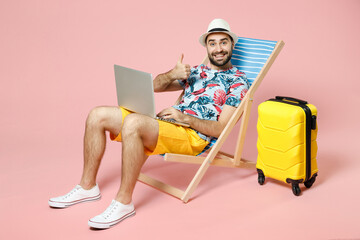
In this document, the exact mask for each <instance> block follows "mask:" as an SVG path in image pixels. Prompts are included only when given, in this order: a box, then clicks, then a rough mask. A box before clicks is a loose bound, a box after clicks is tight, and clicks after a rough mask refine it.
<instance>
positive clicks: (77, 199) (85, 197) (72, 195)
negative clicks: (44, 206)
mask: <svg viewBox="0 0 360 240" xmlns="http://www.w3.org/2000/svg"><path fill="white" fill-rule="evenodd" d="M100 198H101V194H100V190H99V187H98V185H97V184H96V185H95V187H93V188H92V189H90V190H85V189H83V188H82V187H81V186H80V185H76V186H75V188H74V189H73V190H71V191H70V192H69V193H68V194H66V195H64V196H60V197H55V198H51V199H50V200H49V205H50V207H55V208H66V207H69V206H71V205H74V204H77V203H81V202H86V201H94V200H97V199H100Z"/></svg>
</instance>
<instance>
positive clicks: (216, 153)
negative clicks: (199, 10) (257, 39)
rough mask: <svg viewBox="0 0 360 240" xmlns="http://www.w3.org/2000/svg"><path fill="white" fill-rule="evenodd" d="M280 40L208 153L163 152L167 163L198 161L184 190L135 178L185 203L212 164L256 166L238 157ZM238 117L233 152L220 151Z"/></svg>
mask: <svg viewBox="0 0 360 240" xmlns="http://www.w3.org/2000/svg"><path fill="white" fill-rule="evenodd" d="M284 44H285V43H284V42H283V41H278V42H277V43H276V45H275V48H274V50H273V52H272V53H271V55H270V56H269V58H268V60H267V61H266V63H265V64H264V66H263V68H262V69H261V71H260V72H259V74H258V76H257V77H256V79H255V80H254V82H253V84H252V85H251V87H250V89H249V91H248V92H247V93H246V95H245V97H244V98H243V100H242V101H241V103H240V105H239V106H238V107H237V109H236V110H235V112H234V114H233V115H232V117H231V118H230V120H229V122H228V123H227V125H226V127H225V128H224V130H223V131H222V133H221V134H220V136H219V138H218V139H217V141H216V143H215V144H214V146H212V148H211V149H210V150H208V151H207V152H206V153H207V155H206V156H205V157H204V156H191V155H182V154H172V153H166V154H165V158H164V160H165V161H168V162H181V163H193V164H201V166H200V168H199V169H198V171H197V173H196V174H195V176H194V178H193V179H192V180H191V182H190V184H189V185H188V187H187V189H186V190H185V191H183V190H181V189H178V188H176V187H173V186H171V185H168V184H166V183H163V182H160V181H158V180H156V179H154V178H152V177H149V176H147V175H145V174H143V173H140V175H139V178H138V180H139V181H141V182H143V183H145V184H148V185H150V186H153V187H155V188H157V189H159V190H161V191H163V192H165V193H168V194H170V195H172V196H174V197H177V198H179V199H181V200H182V201H183V202H184V203H187V202H188V201H189V199H190V196H191V194H192V193H193V192H194V191H195V189H196V187H197V186H198V184H199V183H200V181H201V179H202V178H203V176H204V174H205V172H206V171H207V169H208V168H209V166H210V165H214V166H222V167H231V168H251V169H255V168H256V163H255V162H251V161H248V160H245V159H242V158H241V155H242V151H243V146H244V142H245V135H246V130H247V126H248V122H249V117H250V110H251V107H252V103H253V96H254V93H255V91H256V90H257V88H258V87H259V85H260V84H261V82H262V80H263V79H264V77H265V75H266V73H267V72H268V71H269V69H270V67H271V65H272V64H273V62H274V61H275V59H276V57H277V56H278V55H279V53H280V51H281V49H282V48H283V46H284ZM203 63H204V64H207V63H208V59H207V57H205V59H204V60H203ZM240 117H241V125H240V129H239V135H238V139H237V144H236V146H237V147H236V149H235V154H234V155H230V154H227V153H224V152H221V151H220V148H221V147H222V145H223V144H224V142H225V140H226V138H227V137H228V135H229V134H230V132H231V130H232V129H233V127H234V126H235V124H236V123H237V122H238V120H239V119H240Z"/></svg>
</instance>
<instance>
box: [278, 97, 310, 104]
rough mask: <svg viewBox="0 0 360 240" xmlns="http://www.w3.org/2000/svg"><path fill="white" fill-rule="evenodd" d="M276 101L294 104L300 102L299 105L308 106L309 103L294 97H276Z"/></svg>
mask: <svg viewBox="0 0 360 240" xmlns="http://www.w3.org/2000/svg"><path fill="white" fill-rule="evenodd" d="M275 99H278V100H281V101H283V100H288V101H292V102H298V103H299V104H307V101H304V100H301V99H298V98H292V97H282V96H276V97H275Z"/></svg>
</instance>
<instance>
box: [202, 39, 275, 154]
mask: <svg viewBox="0 0 360 240" xmlns="http://www.w3.org/2000/svg"><path fill="white" fill-rule="evenodd" d="M276 43H277V42H276V41H268V40H261V39H253V38H244V37H239V40H238V41H237V43H236V44H235V48H234V50H233V55H232V58H231V63H232V65H233V66H235V67H236V68H237V69H239V70H240V71H242V72H244V73H245V74H246V77H247V79H248V81H249V83H250V86H251V85H252V83H253V82H254V81H255V79H256V77H257V76H258V75H259V73H260V71H261V69H262V68H263V66H264V64H265V63H266V61H267V60H268V59H269V57H270V55H271V53H272V52H273V50H274V48H275V45H276ZM215 143H216V139H212V140H211V142H210V143H209V145H207V146H206V147H205V149H204V150H203V151H202V152H201V153H200V154H202V153H204V152H205V151H206V150H208V149H209V148H211V147H212V146H214V144H215ZM200 154H199V155H200Z"/></svg>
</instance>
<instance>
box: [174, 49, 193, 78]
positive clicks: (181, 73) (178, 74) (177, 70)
mask: <svg viewBox="0 0 360 240" xmlns="http://www.w3.org/2000/svg"><path fill="white" fill-rule="evenodd" d="M183 59H184V54H181V57H180V58H179V60H178V61H177V63H176V65H175V67H174V68H173V69H172V70H171V74H172V78H173V79H178V80H182V79H188V77H189V76H190V65H189V64H183V63H182V61H183Z"/></svg>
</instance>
